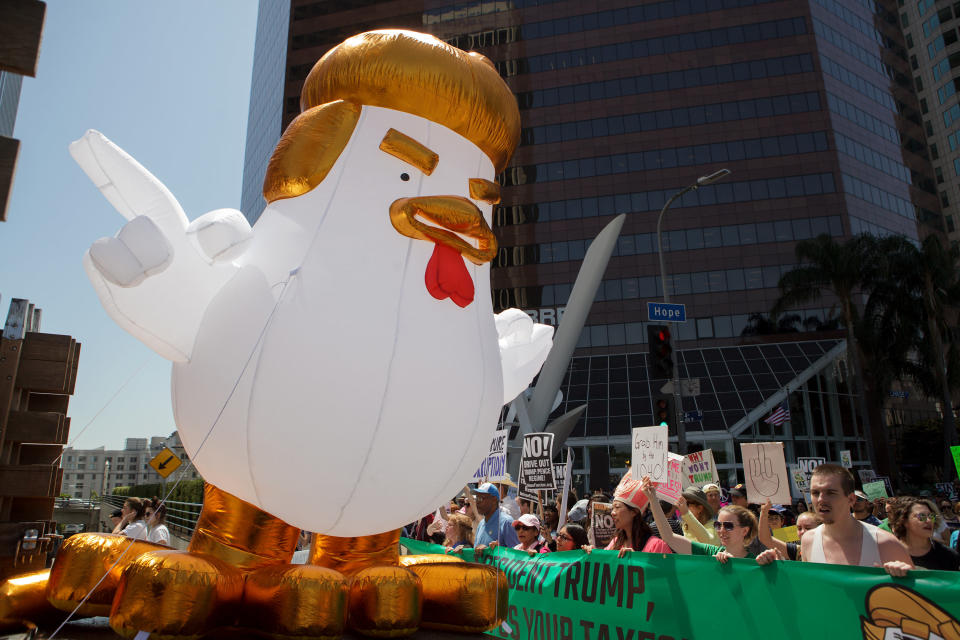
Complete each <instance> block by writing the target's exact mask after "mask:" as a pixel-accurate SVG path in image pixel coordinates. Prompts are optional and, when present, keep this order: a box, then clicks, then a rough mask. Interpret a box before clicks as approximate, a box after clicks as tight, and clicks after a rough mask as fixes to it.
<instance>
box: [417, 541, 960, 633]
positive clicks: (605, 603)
mask: <svg viewBox="0 0 960 640" xmlns="http://www.w3.org/2000/svg"><path fill="white" fill-rule="evenodd" d="M401 545H402V546H405V547H407V549H409V550H410V552H412V553H438V552H439V553H442V552H443V547H440V546H438V545H433V544H429V543H425V542H417V541H415V540H408V539H406V538H402V539H401ZM462 555H463V558H464V560H467V561H468V562H473V561H477V562H482V563H485V564H490V565H492V566H495V567H499V568H500V569H501V570H503V572H504V574H505V576H506V580H507V581H508V583H509V586H510V600H509V605H508V610H507V611H505V612H504V618H505V623H504V624H503V625H501V626H500V627H498V628H496V629H493V630H491V631H489V632H488V634H489V635H492V636H494V637H496V638H501V639H502V640H706V639H708V638H710V639H714V638H798V637H805V636H807V635H816V637H817V638H818V640H851V639H863V640H884V638H894V637H895V638H913V637H922V638H928V637H929V638H934V637H940V638H951V639H956V638H960V621H958V617H960V580H957V577H956V575H957V574H956V573H953V572H947V571H911V572H910V574H909V575H908V577H906V578H891V577H890V576H888V575H887V574H886V573H885V572H884V571H883V570H882V569H874V568H867V567H841V566H830V565H824V564H813V563H804V562H790V561H780V562H774V563H773V564H772V565H769V566H760V565H758V564H757V563H756V561H754V560H747V559H744V560H740V559H734V560H730V561H728V562H727V564H725V565H722V564H720V563H719V562H717V561H716V560H715V559H714V558H711V557H702V556H701V557H696V556H681V555H672V554H671V555H662V554H653V553H630V554H627V555H626V556H625V557H624V558H622V559H618V558H617V554H616V552H613V551H600V550H595V551H593V552H592V553H590V554H586V553H584V552H582V551H569V552H565V553H547V554H536V555H534V556H530V555H528V554H526V553H524V552H522V551H515V550H513V549H504V548H502V547H498V548H496V549H493V550H490V549H487V550H485V551H483V552H481V553H476V554H475V552H474V550H473V549H468V550H464V552H463V554H462ZM475 555H476V558H475ZM705 594H709V596H705ZM707 597H708V599H709V606H706V605H705V604H704V602H705V598H707ZM718 612H721V613H719V614H718ZM811 612H816V613H815V614H813V613H811ZM904 627H906V628H907V629H908V633H909V634H910V635H907V634H904V633H901V632H900V631H895V629H896V630H902V629H903V628H904ZM918 631H922V636H917V635H916V634H917V632H918ZM934 634H936V635H934Z"/></svg>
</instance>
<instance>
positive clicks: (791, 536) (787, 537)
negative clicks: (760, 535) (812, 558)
mask: <svg viewBox="0 0 960 640" xmlns="http://www.w3.org/2000/svg"><path fill="white" fill-rule="evenodd" d="M772 533H773V537H774V538H776V539H777V540H783V541H784V542H800V532H799V531H797V525H793V526H792V527H780V528H779V529H774V530H773V531H772Z"/></svg>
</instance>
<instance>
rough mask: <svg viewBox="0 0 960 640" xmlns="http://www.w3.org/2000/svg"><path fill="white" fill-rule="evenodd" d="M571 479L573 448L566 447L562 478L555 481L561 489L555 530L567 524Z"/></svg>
mask: <svg viewBox="0 0 960 640" xmlns="http://www.w3.org/2000/svg"><path fill="white" fill-rule="evenodd" d="M572 481H573V449H572V448H570V447H567V461H566V463H564V465H563V478H561V479H560V481H559V482H558V483H557V484H558V485H559V486H560V487H562V489H561V490H560V500H558V502H559V503H560V520H559V522H558V523H557V531H559V530H560V529H562V528H563V525H565V524H567V510H568V509H569V506H568V505H567V501H568V500H569V497H570V485H571V484H572Z"/></svg>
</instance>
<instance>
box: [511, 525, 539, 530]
mask: <svg viewBox="0 0 960 640" xmlns="http://www.w3.org/2000/svg"><path fill="white" fill-rule="evenodd" d="M513 528H514V529H516V530H517V531H519V530H520V529H524V530H525V531H536V530H537V528H536V527H525V526H523V525H522V524H516V525H513Z"/></svg>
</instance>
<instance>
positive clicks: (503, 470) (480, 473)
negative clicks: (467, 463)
mask: <svg viewBox="0 0 960 640" xmlns="http://www.w3.org/2000/svg"><path fill="white" fill-rule="evenodd" d="M509 435H510V430H509V429H501V430H499V431H496V432H494V434H493V439H492V440H491V441H490V450H489V451H487V457H486V458H484V459H483V462H481V463H480V466H479V467H478V468H477V470H476V471H475V472H474V473H473V478H472V480H471V482H499V481H501V480H503V479H505V478H506V477H507V439H508V437H509Z"/></svg>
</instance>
